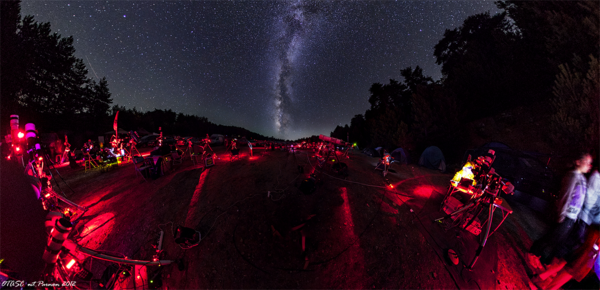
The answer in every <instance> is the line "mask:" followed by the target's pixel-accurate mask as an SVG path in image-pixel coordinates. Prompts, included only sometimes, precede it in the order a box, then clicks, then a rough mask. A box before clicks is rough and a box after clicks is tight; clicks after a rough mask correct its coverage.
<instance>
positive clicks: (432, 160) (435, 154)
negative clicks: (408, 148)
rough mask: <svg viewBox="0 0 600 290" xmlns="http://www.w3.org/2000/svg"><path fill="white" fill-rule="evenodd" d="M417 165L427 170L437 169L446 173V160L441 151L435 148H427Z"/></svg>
mask: <svg viewBox="0 0 600 290" xmlns="http://www.w3.org/2000/svg"><path fill="white" fill-rule="evenodd" d="M419 165H420V166H425V167H427V168H429V169H438V170H440V171H442V172H444V171H446V159H445V158H444V154H443V153H442V150H440V148H438V147H436V146H429V147H427V149H425V151H423V153H422V154H421V158H419Z"/></svg>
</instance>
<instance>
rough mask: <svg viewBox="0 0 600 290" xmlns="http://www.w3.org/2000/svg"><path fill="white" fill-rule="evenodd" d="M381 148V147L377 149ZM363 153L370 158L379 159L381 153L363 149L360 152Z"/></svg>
mask: <svg viewBox="0 0 600 290" xmlns="http://www.w3.org/2000/svg"><path fill="white" fill-rule="evenodd" d="M378 148H381V147H378ZM362 152H363V153H365V154H367V155H369V156H371V157H381V153H380V151H378V150H377V149H373V148H365V149H363V151H362Z"/></svg>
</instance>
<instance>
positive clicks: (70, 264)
mask: <svg viewBox="0 0 600 290" xmlns="http://www.w3.org/2000/svg"><path fill="white" fill-rule="evenodd" d="M73 265H75V259H71V262H69V264H67V269H69V270H70V269H71V267H73Z"/></svg>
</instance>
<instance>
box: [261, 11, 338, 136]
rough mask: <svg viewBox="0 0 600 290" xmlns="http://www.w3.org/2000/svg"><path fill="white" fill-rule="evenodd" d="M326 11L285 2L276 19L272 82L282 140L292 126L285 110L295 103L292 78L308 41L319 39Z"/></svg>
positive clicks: (276, 117)
mask: <svg viewBox="0 0 600 290" xmlns="http://www.w3.org/2000/svg"><path fill="white" fill-rule="evenodd" d="M325 9H326V7H324V5H323V4H322V3H318V2H309V3H307V2H306V1H301V0H297V1H290V2H286V3H285V5H283V8H282V9H281V16H280V17H277V18H276V20H275V24H274V26H275V27H276V29H275V31H276V32H277V33H276V34H275V39H274V41H273V45H274V51H275V57H274V64H275V76H274V78H273V97H274V110H273V119H274V123H275V129H276V130H277V133H278V135H279V136H280V137H285V136H286V133H287V130H288V128H289V127H291V126H292V116H291V114H290V112H289V111H288V109H289V108H290V107H291V106H293V105H294V103H295V102H296V101H297V100H296V98H295V95H294V78H295V77H296V70H297V66H298V62H299V58H300V57H301V56H302V53H303V52H305V50H309V49H310V43H309V42H310V41H311V40H312V39H319V35H316V34H318V33H319V32H320V31H319V28H320V26H321V25H322V23H321V22H322V21H324V15H323V14H324V13H325Z"/></svg>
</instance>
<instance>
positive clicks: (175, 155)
mask: <svg viewBox="0 0 600 290" xmlns="http://www.w3.org/2000/svg"><path fill="white" fill-rule="evenodd" d="M171 157H172V158H173V165H175V162H177V163H179V164H181V163H182V162H183V158H182V157H181V156H180V155H179V153H177V151H175V152H171Z"/></svg>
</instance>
